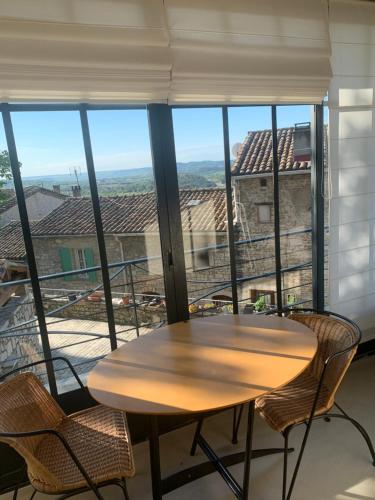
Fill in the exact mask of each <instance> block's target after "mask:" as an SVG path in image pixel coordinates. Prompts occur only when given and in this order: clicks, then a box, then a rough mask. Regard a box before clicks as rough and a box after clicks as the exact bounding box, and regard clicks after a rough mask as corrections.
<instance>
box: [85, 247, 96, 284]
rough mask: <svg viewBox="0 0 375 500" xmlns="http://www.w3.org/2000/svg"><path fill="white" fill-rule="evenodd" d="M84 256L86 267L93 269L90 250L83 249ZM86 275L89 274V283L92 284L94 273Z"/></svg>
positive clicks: (92, 253) (94, 279)
mask: <svg viewBox="0 0 375 500" xmlns="http://www.w3.org/2000/svg"><path fill="white" fill-rule="evenodd" d="M84 254H85V261H86V265H87V267H94V266H95V262H94V252H93V251H92V248H85V249H84ZM88 274H89V280H90V281H92V282H94V281H96V272H95V271H93V272H91V273H88Z"/></svg>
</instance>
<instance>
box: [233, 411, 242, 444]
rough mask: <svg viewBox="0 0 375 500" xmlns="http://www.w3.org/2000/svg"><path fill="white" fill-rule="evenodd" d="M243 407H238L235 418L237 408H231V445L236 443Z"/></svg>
mask: <svg viewBox="0 0 375 500" xmlns="http://www.w3.org/2000/svg"><path fill="white" fill-rule="evenodd" d="M243 407H244V405H241V406H240V410H239V413H238V418H237V406H235V407H234V408H233V425H232V444H237V443H238V430H239V428H240V423H241V418H242V413H243Z"/></svg>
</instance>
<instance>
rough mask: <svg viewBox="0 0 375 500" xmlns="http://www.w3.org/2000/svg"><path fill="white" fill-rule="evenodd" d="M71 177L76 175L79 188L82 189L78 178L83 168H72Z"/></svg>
mask: <svg viewBox="0 0 375 500" xmlns="http://www.w3.org/2000/svg"><path fill="white" fill-rule="evenodd" d="M69 172H70V175H74V176H75V178H76V181H77V186H79V187H81V186H80V184H79V180H78V176H79V175H81V167H80V166H78V167H70V168H69Z"/></svg>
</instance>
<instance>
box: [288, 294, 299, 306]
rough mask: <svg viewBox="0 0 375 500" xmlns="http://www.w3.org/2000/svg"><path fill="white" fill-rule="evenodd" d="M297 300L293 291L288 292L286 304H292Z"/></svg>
mask: <svg viewBox="0 0 375 500" xmlns="http://www.w3.org/2000/svg"><path fill="white" fill-rule="evenodd" d="M296 302H297V296H296V295H295V294H294V293H289V294H288V301H287V305H288V306H292V305H293V304H295V303H296Z"/></svg>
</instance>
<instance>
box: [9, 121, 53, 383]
mask: <svg viewBox="0 0 375 500" xmlns="http://www.w3.org/2000/svg"><path fill="white" fill-rule="evenodd" d="M10 176H11V172H10V164H9V157H8V151H7V145H6V140H5V135H4V129H3V123H2V120H0V373H6V372H8V371H10V370H12V369H14V368H18V367H19V366H23V365H25V364H27V363H32V362H34V361H38V360H39V359H41V358H42V348H41V339H40V336H39V333H38V331H39V329H38V322H37V320H36V316H35V304H34V296H33V293H32V290H31V287H30V286H29V285H27V284H26V285H25V284H20V283H17V282H18V281H20V280H22V279H26V278H27V274H28V271H27V259H26V252H25V246H24V244H23V236H22V228H21V224H20V221H19V213H18V206H17V200H16V197H15V191H14V185H13V180H12V179H11V178H10ZM35 371H36V373H37V374H39V375H41V376H42V377H43V381H44V382H46V377H45V376H44V375H45V370H44V368H43V367H38V368H35Z"/></svg>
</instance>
